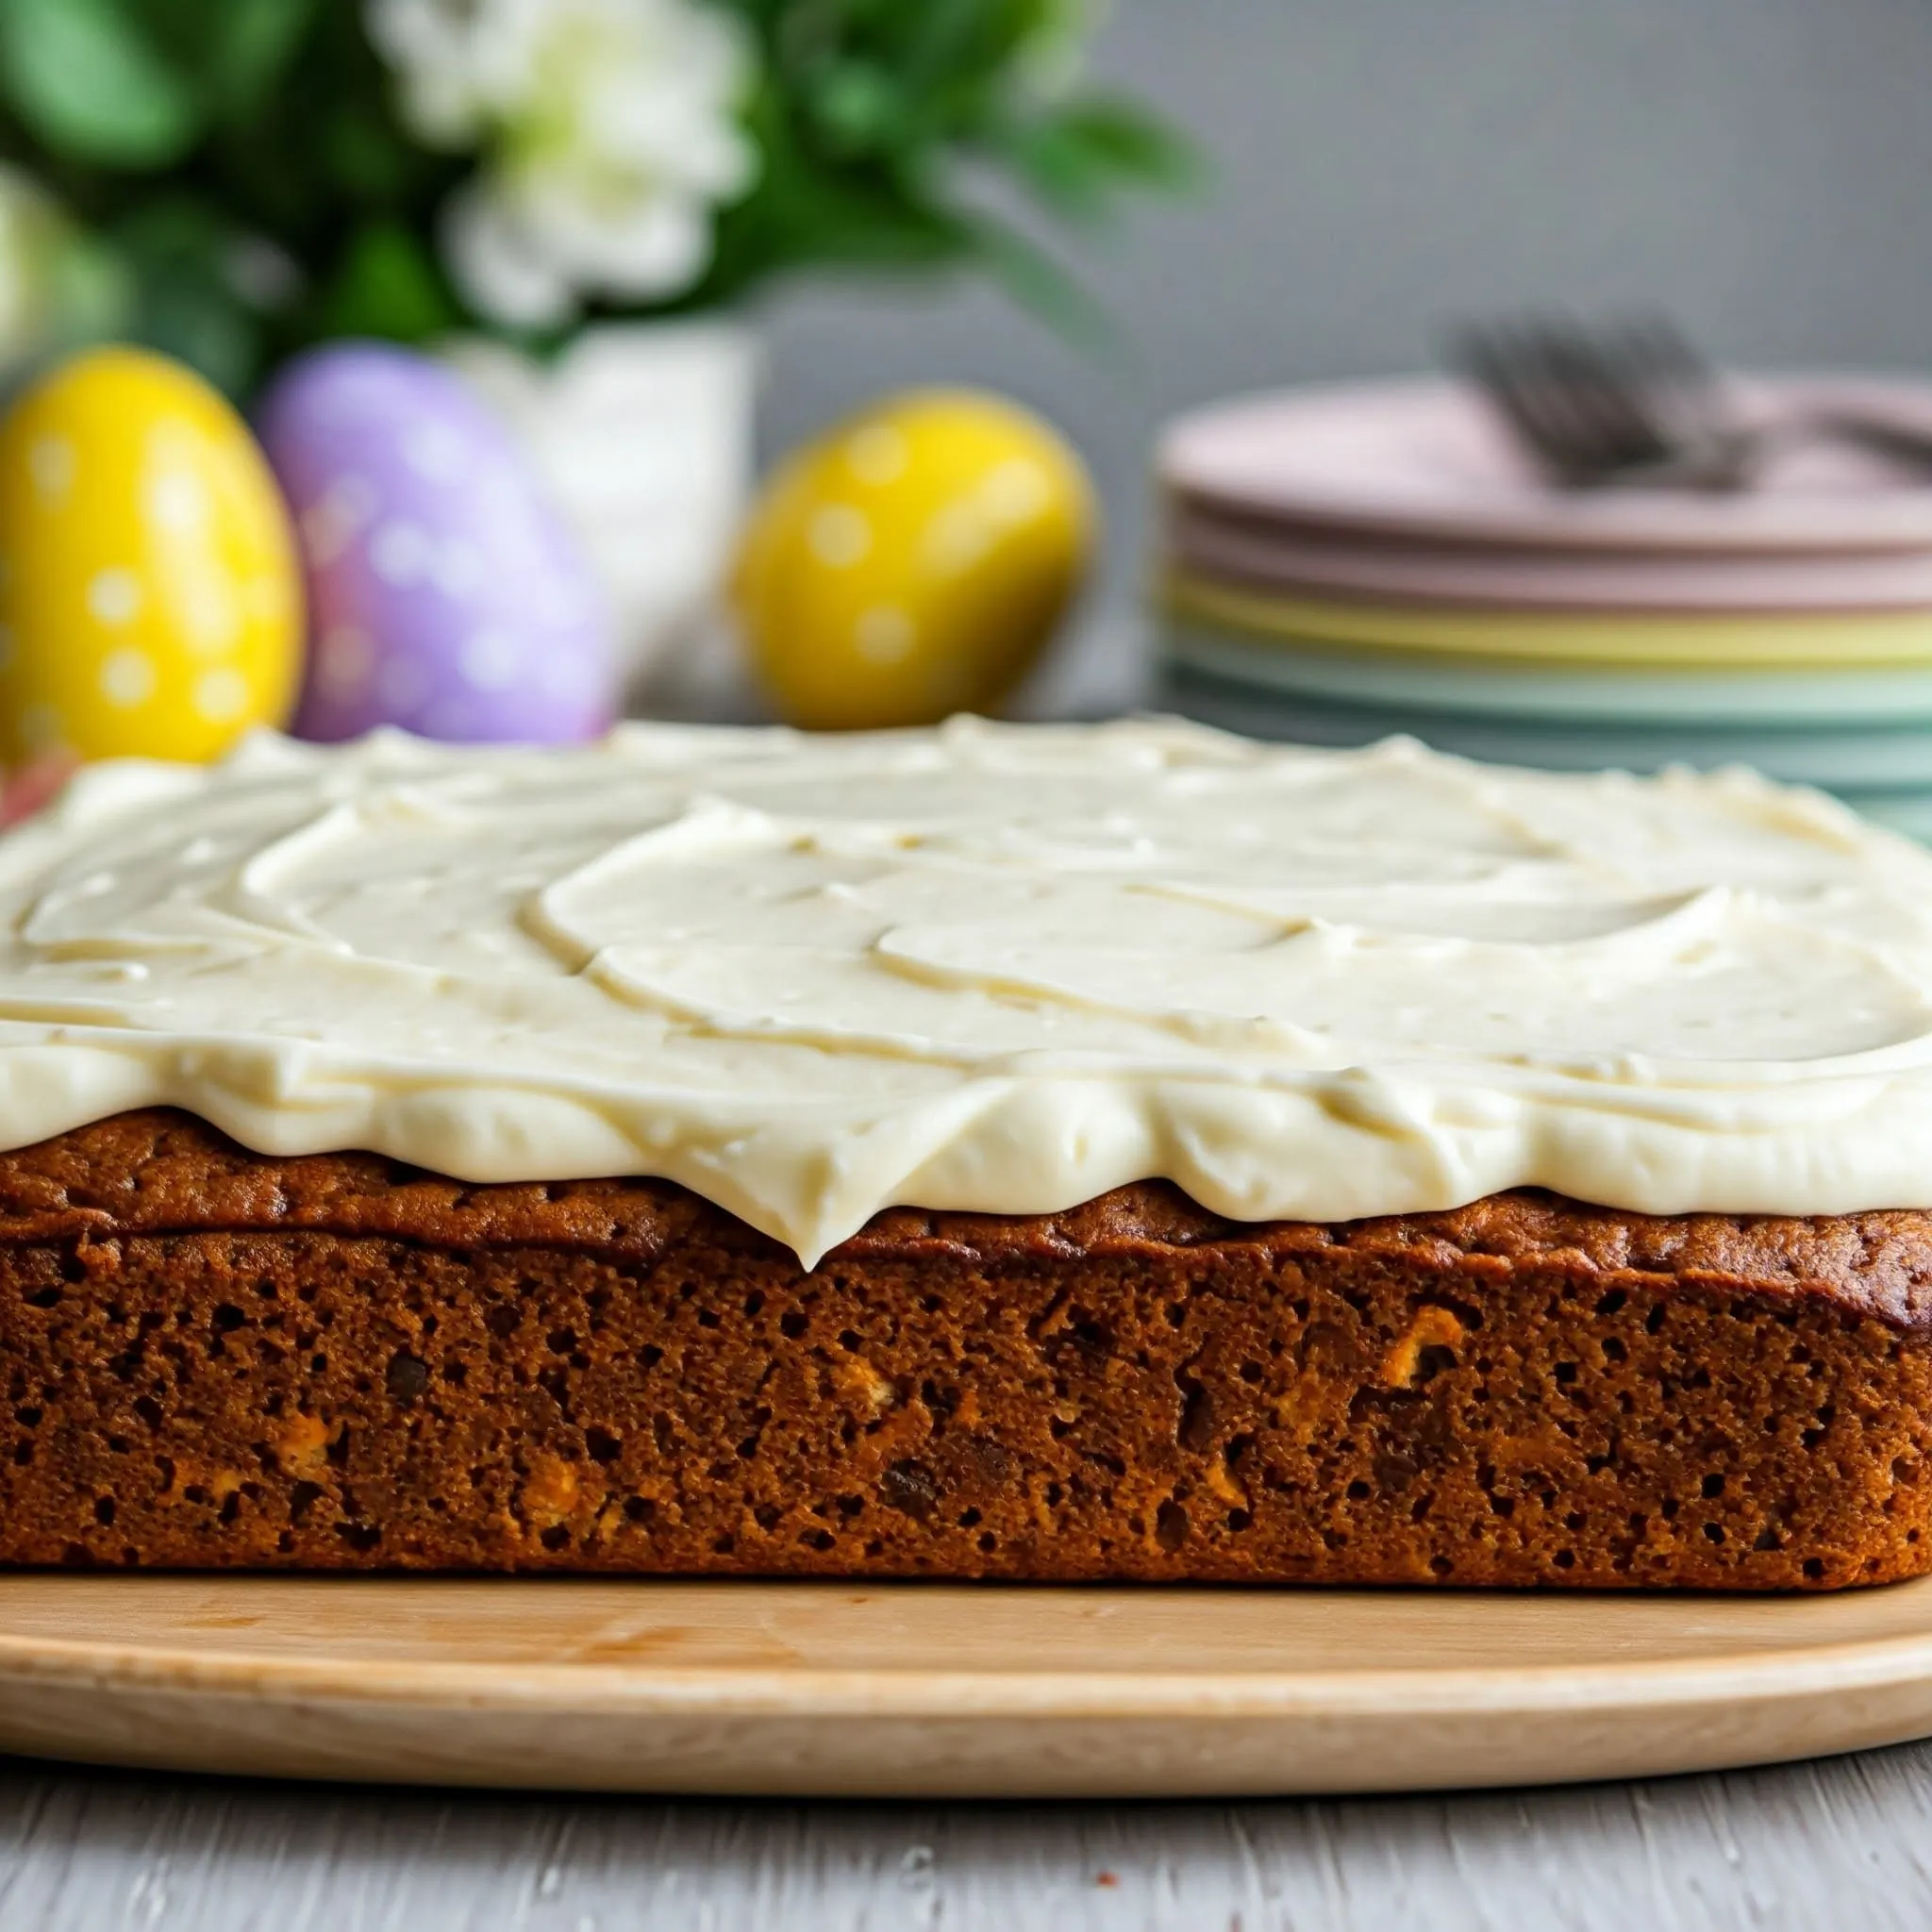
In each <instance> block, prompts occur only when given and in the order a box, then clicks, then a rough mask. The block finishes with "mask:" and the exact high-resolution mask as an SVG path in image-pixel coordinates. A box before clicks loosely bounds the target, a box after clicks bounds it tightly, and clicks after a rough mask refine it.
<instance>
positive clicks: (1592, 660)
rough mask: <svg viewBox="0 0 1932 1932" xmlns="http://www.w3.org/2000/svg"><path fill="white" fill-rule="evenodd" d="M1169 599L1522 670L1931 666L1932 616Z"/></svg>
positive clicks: (1215, 614) (1180, 587)
mask: <svg viewBox="0 0 1932 1932" xmlns="http://www.w3.org/2000/svg"><path fill="white" fill-rule="evenodd" d="M1164 601H1165V602H1166V604H1167V606H1168V608H1170V609H1171V610H1173V611H1174V613H1175V614H1176V615H1178V616H1182V617H1194V618H1205V619H1208V621H1210V622H1212V623H1215V624H1224V625H1231V626H1233V627H1234V628H1236V629H1240V630H1244V631H1248V632H1251V633H1253V634H1255V635H1256V636H1258V637H1267V638H1277V639H1279V640H1280V641H1281V642H1282V643H1283V644H1284V645H1285V646H1291V645H1292V644H1294V643H1296V642H1310V641H1313V642H1320V643H1324V644H1349V645H1353V646H1357V647H1358V648H1364V649H1370V650H1389V651H1410V652H1416V651H1424V652H1430V653H1436V654H1453V655H1456V656H1460V657H1471V658H1485V659H1489V660H1491V661H1495V660H1504V661H1507V662H1511V663H1520V662H1523V661H1524V660H1525V659H1541V660H1543V661H1556V662H1567V663H1583V664H1602V665H1616V664H1628V665H1643V666H1646V667H1652V666H1656V665H1659V664H1669V665H1674V666H1677V667H1680V668H1681V667H1684V666H1688V665H1701V666H1710V667H1714V666H1719V665H1734V666H1744V665H1749V666H1755V667H1757V668H1773V667H1777V668H1783V669H1793V668H1797V667H1807V668H1813V669H1818V670H1839V669H1843V668H1845V667H1846V666H1849V665H1855V664H1932V610H1857V611H1842V612H1834V613H1832V614H1831V615H1829V616H1824V617H1821V616H1819V615H1817V614H1816V613H1815V612H1813V613H1809V614H1807V615H1805V616H1793V617H1764V616H1751V617H1740V616H1730V615H1723V616H1659V615H1657V614H1655V613H1646V614H1644V615H1641V616H1623V615H1607V616H1606V615H1597V614H1593V613H1590V614H1585V613H1574V614H1572V613H1565V614H1564V615H1561V616H1557V615H1550V614H1545V613H1543V612H1540V611H1539V612H1524V611H1521V610H1498V611H1471V610H1452V609H1445V608H1434V607H1430V606H1425V605H1407V604H1372V603H1366V602H1363V603H1357V602H1353V601H1348V602H1342V601H1339V600H1338V601H1334V602H1327V601H1320V600H1316V599H1304V598H1299V597H1278V596H1274V595H1272V594H1268V593H1264V592H1258V591H1240V590H1230V589H1228V588H1227V587H1226V586H1224V585H1222V584H1217V583H1209V582H1207V581H1205V580H1203V579H1201V578H1199V577H1190V576H1187V575H1178V574H1177V575H1173V576H1171V577H1169V579H1168V580H1167V583H1166V586H1165V591H1164Z"/></svg>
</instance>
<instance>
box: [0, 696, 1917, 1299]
mask: <svg viewBox="0 0 1932 1932" xmlns="http://www.w3.org/2000/svg"><path fill="white" fill-rule="evenodd" d="M0 902H4V907H5V911H6V915H7V918H6V929H7V935H8V937H7V940H6V943H5V952H4V956H0V1123H4V1124H5V1125H4V1138H5V1139H6V1141H8V1142H9V1143H11V1144H22V1143H25V1142H27V1141H36V1140H39V1139H41V1138H42V1137H44V1136H47V1135H50V1134H55V1133H58V1132H61V1131H64V1130H65V1129H67V1128H70V1127H74V1126H77V1125H80V1124H83V1123H85V1122H88V1121H91V1120H95V1119H99V1118H101V1117H103V1116H105V1115H108V1114H110V1113H113V1112H116V1111H118V1110H120V1109H122V1108H129V1107H137V1106H143V1105H149V1104H155V1103H167V1104H172V1105H175V1106H179V1107H184V1108H191V1109H192V1110H193V1111H194V1112H196V1113H198V1114H200V1115H202V1116H204V1117H205V1118H206V1119H208V1120H210V1121H212V1122H214V1123H215V1124H217V1125H219V1126H221V1127H223V1128H225V1130H226V1131H227V1132H228V1133H230V1134H232V1135H233V1136H235V1138H236V1139H238V1140H240V1141H243V1142H244V1143H245V1144H247V1145H249V1146H251V1147H255V1148H258V1149H259V1150H261V1151H262V1152H265V1153H271V1154H296V1153H309V1152H319V1151H322V1150H325V1149H332V1148H350V1147H366V1148H374V1149H375V1150H377V1151H379V1152H381V1153H384V1154H388V1155H391V1156H393V1157H395V1158H400V1159H403V1160H407V1161H411V1162H415V1163H418V1164H420V1165H422V1166H425V1167H429V1168H435V1169H439V1170H441V1171H442V1172H444V1173H448V1174H456V1175H459V1176H461V1177H463V1178H466V1179H471V1180H478V1181H493V1180H554V1179H569V1178H577V1177H584V1176H590V1175H596V1174H660V1175H664V1176H666V1177H669V1178H671V1179H674V1180H677V1181H681V1182H682V1183H684V1184H685V1185H686V1186H687V1187H690V1188H691V1189H694V1190H695V1191H697V1192H699V1193H701V1194H704V1195H707V1196H708V1197H709V1198H710V1199H711V1200H713V1201H716V1202H718V1203H719V1204H720V1205H722V1206H723V1207H724V1208H729V1209H730V1210H731V1211H732V1212H734V1213H736V1214H738V1215H741V1217H742V1218H743V1219H744V1220H746V1221H748V1222H751V1223H752V1224H755V1225H756V1226H758V1227H760V1228H763V1229H765V1230H766V1231H767V1232H769V1233H771V1234H773V1235H774V1236H776V1237H778V1238H779V1239H781V1240H783V1241H787V1242H789V1243H790V1244H791V1246H792V1247H794V1248H795V1249H797V1251H798V1252H799V1254H800V1255H801V1256H802V1257H804V1258H805V1259H806V1260H807V1261H808V1262H809V1261H812V1260H814V1259H815V1258H816V1257H818V1256H820V1255H822V1254H823V1253H824V1251H825V1249H826V1248H828V1247H829V1246H831V1245H832V1244H833V1243H834V1242H836V1241H840V1240H841V1239H842V1238H843V1237H844V1236H846V1235H848V1234H850V1233H851V1232H852V1231H853V1230H854V1229H856V1228H858V1226H859V1225H860V1224H862V1223H863V1222H864V1221H865V1220H866V1218H867V1217H868V1216H869V1215H871V1214H872V1213H874V1211H875V1210H876V1209H878V1208H882V1207H885V1206H887V1205H889V1204H891V1203H906V1204H911V1205H916V1206H921V1207H926V1208H977V1209H985V1210H995V1211H1002V1212H1009V1213H1044V1212H1050V1211H1053V1210H1056V1209H1058V1208H1067V1207H1070V1206H1073V1205H1074V1204H1075V1203H1077V1202H1080V1201H1083V1200H1086V1199H1088V1198H1090V1197H1091V1196H1092V1195H1095V1194H1098V1193H1101V1192H1103V1191H1105V1190H1107V1189H1108V1188H1111V1187H1115V1186H1118V1185H1120V1184H1121V1183H1123V1182H1125V1181H1129V1180H1134V1179H1139V1178H1143V1177H1147V1176H1152V1175H1164V1176H1166V1177H1168V1178H1170V1179H1172V1180H1174V1181H1176V1182H1178V1183H1179V1184H1180V1185H1181V1186H1182V1187H1183V1188H1185V1189H1186V1190H1187V1191H1188V1192H1189V1193H1191V1194H1192V1195H1193V1196H1194V1197H1195V1198H1196V1199H1197V1200H1199V1201H1201V1202H1202V1203H1204V1204H1205V1205H1206V1206H1207V1207H1208V1208H1211V1209H1214V1210H1216V1211H1218V1212H1220V1213H1224V1214H1227V1215H1231V1216H1236V1217H1239V1218H1242V1219H1255V1220H1258V1219H1268V1218H1274V1217H1277V1216H1281V1217H1307V1218H1310V1219H1316V1220H1324V1221H1325V1220H1342V1219H1347V1218H1349V1217H1352V1216H1357V1215H1364V1214H1379V1213H1391V1212H1399V1211H1407V1210H1412V1209H1421V1208H1446V1207H1453V1206H1456V1205H1457V1204H1459V1203H1461V1202H1464V1201H1468V1200H1471V1199H1473V1198H1474V1197H1476V1196H1478V1195H1481V1194H1485V1193H1489V1192H1491V1191H1495V1190H1497V1189H1501V1188H1507V1187H1512V1186H1518V1185H1525V1184H1527V1185H1540V1186H1543V1187H1548V1188H1554V1189H1557V1190H1559V1191H1562V1192H1564V1193H1568V1194H1573V1195H1576V1196H1579V1197H1581V1198H1582V1199H1585V1200H1590V1201H1596V1202H1601V1203H1605V1204H1607V1205H1610V1206H1617V1207H1626V1208H1640V1209H1645V1210H1649V1211H1652V1212H1664V1213H1668V1212H1677V1211H1683V1210H1687V1209H1692V1208H1708V1209H1721V1210H1728V1211H1741V1212H1778V1213H1821V1214H1822V1213H1836V1212H1844V1211H1849V1210H1852V1209H1856V1208H1876V1207H1932V855H1928V854H1927V853H1925V852H1924V851H1922V850H1920V849H1919V848H1918V847H1917V846H1914V845H1910V844H1908V843H1907V842H1905V841H1902V840H1900V839H1897V838H1894V837H1892V836H1891V835H1890V834H1888V833H1886V832H1883V831H1880V830H1878V829H1876V828H1875V827H1874V826H1871V825H1868V824H1865V823H1863V822H1862V821H1861V820H1859V819H1857V817H1855V816H1854V815H1853V814H1851V813H1850V812H1848V811H1846V810H1844V809H1843V808H1840V807H1839V806H1837V805H1835V804H1832V803H1831V802H1830V801H1828V800H1826V799H1824V798H1821V797H1818V796H1815V795H1812V794H1810V793H1807V792H1800V791H1789V790H1785V789H1782V788H1779V787H1775V786H1773V785H1771V784H1768V783H1766V782H1765V781H1764V780H1762V779H1759V778H1757V777H1754V776H1752V775H1750V774H1745V773H1724V774H1717V775H1714V776H1704V777H1700V776H1693V775H1691V774H1682V773H1675V774H1667V775H1666V776H1664V777H1661V778H1657V779H1636V778H1630V777H1626V776H1622V775H1616V774H1611V775H1606V776H1601V777H1585V778H1578V777H1572V776H1560V775H1554V774H1541V773H1527V772H1516V771H1503V770H1496V769H1490V768H1486V767H1483V766H1479V765H1474V764H1468V763H1465V762H1462V761H1460V760H1457V759H1452V758H1439V757H1436V756H1435V755H1433V754H1431V753H1429V752H1427V751H1424V749H1422V748H1421V747H1420V746H1418V745H1416V744H1413V743H1411V742H1407V741H1391V742H1390V743H1387V744H1383V745H1379V746H1377V747H1375V748H1374V749H1372V750H1369V751H1365V752H1354V753H1334V752H1324V751H1307V750H1299V749H1288V748H1282V747H1274V746H1260V745H1255V744H1250V743H1247V742H1245V741H1241V740H1239V739H1234V738H1227V737H1223V736H1220V735H1218V734H1215V733H1212V732H1208V731H1205V730H1200V729H1197V728H1195V727H1192V726H1189V725H1183V724H1174V723H1167V722H1159V721H1156V722H1141V723H1133V724H1116V725H1101V726H1074V727H1066V728H1042V727H1025V726H998V725H990V724H979V723H974V722H959V723H956V724H951V725H948V726H947V727H945V728H944V729H942V730H941V731H938V732H927V733H912V734H905V735H896V734H895V735H879V736H864V737H851V738H801V737H796V736H793V735H791V734H790V733H786V732H779V731H771V732H739V731H720V730H708V729H702V728H683V727H673V726H625V727H624V728H623V729H621V730H620V731H618V732H617V733H616V734H615V735H614V736H613V737H611V738H610V739H609V740H608V741H606V742H605V743H604V744H602V745H599V746H596V747H593V748H591V749H587V750H583V751H578V752H566V753H556V752H520V751H500V750H474V749H460V750H459V749H451V748H442V747H435V746H429V745H425V744H420V743H417V742H414V741H408V740H405V739H402V738H398V737H393V736H378V737H376V738H373V739H370V740H367V741H364V742H362V743H361V744H358V745H354V746H350V747H347V748H344V749H338V750H323V749H318V748H314V747H310V746H304V745H296V744H293V743H291V742H289V741H284V740H280V739H276V738H273V737H267V736H264V737H258V738H257V739H254V740H252V741H249V742H248V743H247V744H246V745H245V746H244V747H243V749H242V751H241V752H240V753H238V754H237V755H236V756H235V757H234V758H231V759H229V761H228V762H227V763H225V764H224V765H222V766H219V767H217V768H214V769H211V770H205V769H199V768H187V767H176V766H164V765H153V764H142V763H137V762H121V763H116V764H109V765H104V766H100V767H96V768H94V769H92V770H91V771H89V772H87V773H85V774H83V775H82V776H81V778H80V779H78V780H77V781H76V782H75V785H74V786H73V787H72V788H71V789H70V791H68V793H67V795H66V796H65V798H64V799H63V800H62V801H61V802H60V803H59V805H58V806H57V807H56V808H54V809H53V810H52V811H51V812H49V813H48V814H46V815H45V817H44V818H43V819H42V820H41V821H38V822H36V823H35V824H31V825H29V826H27V827H25V828H24V829H23V830H21V831H18V832H16V833H14V834H12V835H10V836H9V837H8V838H7V839H6V840H5V841H0Z"/></svg>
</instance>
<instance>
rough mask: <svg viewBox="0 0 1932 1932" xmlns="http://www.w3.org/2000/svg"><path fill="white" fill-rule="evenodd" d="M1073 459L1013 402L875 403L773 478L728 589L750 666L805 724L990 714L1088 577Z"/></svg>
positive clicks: (913, 397)
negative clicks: (731, 588)
mask: <svg viewBox="0 0 1932 1932" xmlns="http://www.w3.org/2000/svg"><path fill="white" fill-rule="evenodd" d="M1092 505H1093V494H1092V491H1091V488H1090V486H1089V483H1088V480H1087V475H1086V472H1085V471H1084V469H1083V468H1082V467H1081V464H1080V459H1079V458H1078V457H1077V456H1075V455H1074V452H1073V450H1072V449H1070V448H1069V447H1068V445H1067V443H1066V442H1065V441H1063V440H1062V439H1061V438H1060V437H1059V436H1058V434H1057V433H1056V432H1055V431H1054V430H1052V429H1050V428H1049V427H1048V426H1047V425H1045V424H1043V423H1041V422H1040V421H1039V420H1038V419H1037V418H1036V417H1033V416H1030V415H1028V414H1026V413H1025V412H1024V410H1022V409H1019V408H1015V407H1014V406H1013V405H1012V404H1010V403H1007V402H1003V401H1000V400H999V399H997V398H995V397H991V396H981V395H973V394H967V393H963V392H941V391H932V392H922V393H914V394H910V395H904V396H899V397H895V398H891V399H889V400H887V401H885V402H882V403H880V404H878V405H876V406H875V407H874V408H871V409H869V410H867V411H866V412H865V413H864V414H862V415H860V416H858V417H856V418H854V419H853V420H852V421H850V422H848V423H845V424H844V425H841V427H839V428H838V429H835V430H834V431H832V433H831V434H830V435H828V436H826V437H824V438H823V439H822V440H821V441H817V442H814V443H812V444H810V445H809V446H808V448H806V449H804V450H802V451H800V452H799V453H798V454H797V455H795V456H794V457H792V458H791V460H790V461H789V462H787V463H786V464H785V465H784V466H783V467H782V468H781V469H780V470H779V471H778V473H777V475H775V476H774V478H773V480H772V481H771V483H770V484H769V485H768V486H767V488H766V490H765V492H764V494H763V497H762V499H761V501H760V503H759V505H758V508H757V510H756V512H755V514H754V516H753V518H752V521H751V525H750V526H749V528H748V530H747V532H746V535H745V538H744V541H743V544H742V546H741V550H740V553H739V559H738V568H737V572H736V575H735V582H734V592H735V599H734V601H735V602H736V605H737V608H738V612H739V617H740V620H741V625H742V627H743V631H744V636H745V641H746V644H747V646H748V648H749V651H750V654H751V658H752V662H753V664H754V665H755V667H756V668H757V670H758V675H759V676H760V678H761V679H762V681H763V683H764V685H765V688H766V690H767V691H769V693H770V695H771V697H772V699H773V701H774V703H775V704H776V706H777V707H778V709H779V710H780V711H781V712H782V713H783V714H784V716H785V717H787V718H788V719H790V720H791V723H793V724H803V725H808V726H813V727H818V728H822V729H832V730H837V729H851V728H865V727H876V726H887V725H895V724H931V723H933V722H935V721H936V720H938V719H941V718H943V717H945V716H947V715H948V714H949V713H951V712H954V711H964V710H989V709H991V708H994V707H996V706H997V705H998V704H999V703H1000V701H1001V700H1002V699H1004V698H1005V697H1006V696H1007V695H1008V693H1009V692H1010V691H1012V690H1013V688H1014V686H1016V685H1017V684H1018V683H1019V682H1020V680H1021V678H1023V677H1024V675H1026V673H1027V671H1029V670H1030V669H1031V668H1032V666H1033V663H1034V661H1035V660H1036V659H1037V658H1038V657H1039V655H1040V653H1041V650H1042V649H1043V648H1044V647H1045V645H1046V643H1047V641H1048V640H1049V639H1050V638H1051V637H1052V636H1053V633H1054V630H1055V628H1056V627H1057V626H1058V624H1059V621H1060V618H1061V617H1062V615H1063V614H1064V613H1065V611H1066V608H1067V606H1068V604H1069V602H1070V601H1071V599H1072V598H1073V595H1074V591H1076V590H1077V589H1078V587H1079V584H1080V580H1081V578H1082V576H1083V575H1084V574H1085V570H1086V566H1087V560H1088V557H1089V554H1090V552H1091V546H1092V539H1093V508H1092Z"/></svg>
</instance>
